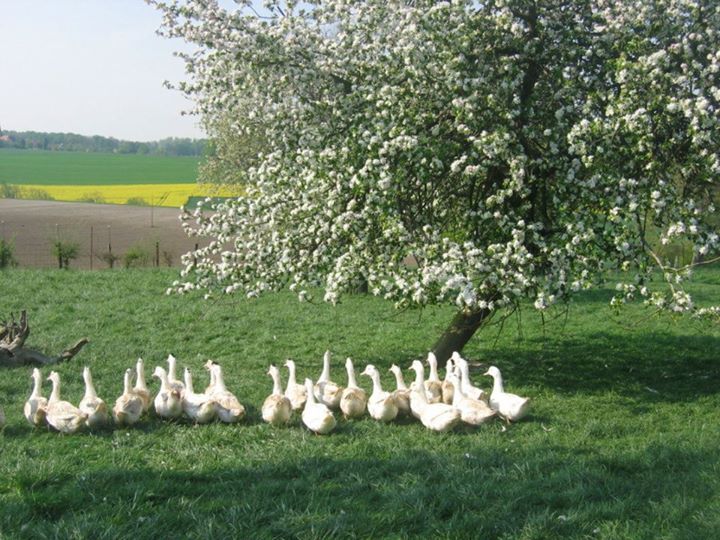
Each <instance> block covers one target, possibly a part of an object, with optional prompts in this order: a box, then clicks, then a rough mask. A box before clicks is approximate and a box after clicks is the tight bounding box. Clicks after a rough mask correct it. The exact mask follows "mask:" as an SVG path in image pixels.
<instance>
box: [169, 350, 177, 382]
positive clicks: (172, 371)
mask: <svg viewBox="0 0 720 540" xmlns="http://www.w3.org/2000/svg"><path fill="white" fill-rule="evenodd" d="M167 378H168V381H174V380H176V379H175V357H174V356H173V355H172V354H171V355H170V356H168V371H167Z"/></svg>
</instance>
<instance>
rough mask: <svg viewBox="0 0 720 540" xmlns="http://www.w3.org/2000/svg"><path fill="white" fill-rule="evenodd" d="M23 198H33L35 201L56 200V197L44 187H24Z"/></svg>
mask: <svg viewBox="0 0 720 540" xmlns="http://www.w3.org/2000/svg"><path fill="white" fill-rule="evenodd" d="M21 194H22V198H23V199H31V200H34V201H54V200H55V197H53V196H52V195H50V193H48V192H47V191H45V190H44V189H39V188H24V189H22V190H21Z"/></svg>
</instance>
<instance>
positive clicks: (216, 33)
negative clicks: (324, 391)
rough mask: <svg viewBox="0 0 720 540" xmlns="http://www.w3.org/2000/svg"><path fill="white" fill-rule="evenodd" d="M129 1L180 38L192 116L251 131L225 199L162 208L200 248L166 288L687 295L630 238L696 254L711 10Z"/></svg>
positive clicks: (488, 295) (709, 102) (581, 1)
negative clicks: (251, 144)
mask: <svg viewBox="0 0 720 540" xmlns="http://www.w3.org/2000/svg"><path fill="white" fill-rule="evenodd" d="M151 3H152V4H154V5H156V6H157V8H158V9H160V10H161V11H162V12H163V13H164V24H163V28H162V32H163V33H164V34H165V35H167V36H169V37H179V38H182V39H184V40H185V41H187V42H189V43H192V44H194V45H195V46H196V52H194V53H193V54H189V55H184V57H185V60H186V62H187V71H188V74H189V80H188V81H186V82H183V83H181V84H180V85H179V87H180V89H181V90H182V91H184V92H185V93H186V94H187V95H188V96H190V97H191V98H192V99H193V100H194V102H195V104H196V112H197V113H198V114H199V115H200V117H201V118H202V121H203V123H204V124H205V126H206V127H207V128H208V130H209V131H210V132H211V133H212V132H213V129H214V128H215V127H217V126H223V127H224V128H225V129H227V128H228V126H229V129H231V130H232V129H234V130H236V133H237V136H238V138H241V137H244V136H245V137H246V136H247V135H248V134H249V133H251V132H252V133H256V134H261V135H262V140H263V144H264V149H263V153H262V154H261V155H260V156H259V159H258V160H257V163H256V165H255V166H253V167H252V168H251V169H250V170H248V171H247V172H246V174H244V176H243V178H244V181H245V182H246V185H245V186H244V187H245V195H244V196H242V197H240V198H237V199H233V200H230V201H228V202H224V203H222V204H219V205H218V206H217V207H216V208H213V209H208V208H206V207H201V208H199V209H198V210H196V211H192V212H186V213H184V215H183V216H182V219H183V222H184V224H185V227H186V230H187V232H188V233H189V234H191V235H195V236H198V237H203V238H208V239H210V240H211V241H210V242H209V244H208V245H207V246H206V247H202V248H200V249H199V250H197V251H195V252H192V253H189V254H187V255H186V256H185V257H184V258H183V261H184V264H185V268H184V270H183V277H184V279H183V280H182V281H178V282H176V283H175V284H174V286H173V288H172V290H175V291H179V292H183V291H187V290H190V289H194V288H201V289H204V290H207V291H224V292H226V293H235V292H241V293H244V294H246V295H248V296H255V295H259V294H261V293H263V292H266V291H270V290H277V289H279V288H281V287H285V286H289V287H290V289H291V290H293V291H295V292H296V293H297V295H298V297H299V298H300V299H301V300H304V299H310V298H311V291H313V290H316V289H315V288H316V287H321V288H322V290H324V300H326V301H328V302H337V301H338V299H339V298H340V296H341V294H342V293H343V292H345V291H347V290H349V289H351V288H352V287H354V286H355V285H356V283H357V280H358V278H359V277H362V278H363V279H364V280H366V282H367V285H368V290H369V291H370V292H371V293H372V294H375V295H378V296H382V297H384V298H387V299H389V300H392V301H394V302H396V303H397V304H398V305H399V306H408V305H416V306H422V305H425V304H433V303H443V302H447V303H451V304H454V305H456V306H457V307H458V308H459V309H460V310H461V311H462V312H464V313H471V312H477V311H478V310H485V311H489V312H493V311H495V310H498V309H501V308H505V307H508V306H514V305H516V304H517V303H518V302H520V301H522V300H523V299H527V298H529V299H530V301H531V302H532V303H534V306H535V307H536V308H537V309H539V310H544V309H547V308H548V307H549V306H551V305H553V304H554V303H557V302H559V301H563V300H566V299H567V298H568V297H569V295H571V294H572V293H573V292H576V291H581V290H584V289H588V288H590V287H593V286H595V285H597V284H598V283H599V282H601V280H602V279H603V276H605V275H607V274H608V272H609V271H617V272H626V273H627V275H628V279H627V280H626V281H624V282H622V283H621V284H619V287H618V295H617V296H616V298H615V300H614V303H616V304H621V303H623V302H625V301H627V300H629V299H632V298H635V297H637V296H640V297H643V298H646V299H647V301H648V302H649V303H651V304H653V305H655V306H658V307H662V308H663V309H669V310H672V311H678V312H681V311H690V310H693V309H694V305H693V302H692V299H691V298H690V297H689V295H687V294H686V292H685V291H684V290H683V289H682V282H683V280H684V279H685V277H687V275H688V274H689V272H688V269H687V268H684V267H683V268H675V267H673V266H672V264H671V261H666V260H663V258H662V256H660V255H659V254H658V253H657V251H656V250H654V249H653V246H658V245H660V246H661V245H662V244H663V243H668V242H677V241H678V240H683V241H686V242H690V243H691V244H692V246H693V250H694V252H695V253H696V254H697V255H698V256H700V255H702V256H705V257H706V258H708V257H710V256H712V255H713V253H717V250H718V247H719V244H720V242H719V240H718V234H717V232H714V231H713V229H712V227H710V226H709V225H708V218H709V217H711V216H713V213H714V208H713V206H712V202H713V197H714V196H715V194H716V193H717V190H718V183H719V180H718V179H719V178H720V153H719V145H720V133H719V130H718V127H719V125H720V124H719V122H718V120H719V110H720V109H719V107H720V34H719V32H720V4H717V3H715V2H709V1H701V0H664V1H662V2H659V1H656V0H626V1H624V2H616V1H614V0H577V1H572V2H567V1H560V0H491V1H488V2H470V1H457V0H453V1H449V2H436V1H414V2H398V1H375V0H369V1H364V2H354V1H349V0H327V1H324V2H321V3H305V2H303V3H299V2H292V1H288V2H276V1H273V0H268V1H266V2H265V4H264V5H265V10H264V11H263V12H262V13H259V12H257V11H256V10H255V9H254V8H253V4H252V3H251V2H238V4H240V6H239V7H238V8H237V9H234V10H227V9H223V8H221V7H220V6H219V5H218V3H217V2H216V1H214V0H185V1H151ZM249 126H251V127H249ZM658 266H659V267H660V269H661V270H662V275H663V276H664V278H665V280H666V281H667V284H668V292H667V293H661V292H654V293H652V294H651V293H650V292H648V289H647V286H646V285H647V282H648V280H649V278H650V276H651V273H652V271H653V269H654V268H657V267H658Z"/></svg>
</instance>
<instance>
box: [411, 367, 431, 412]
mask: <svg viewBox="0 0 720 540" xmlns="http://www.w3.org/2000/svg"><path fill="white" fill-rule="evenodd" d="M416 372H417V373H420V372H419V370H416ZM427 404H428V400H427V396H426V395H425V381H424V380H423V377H422V374H421V373H420V376H419V377H416V378H415V382H414V383H413V387H412V391H411V392H410V406H411V407H412V408H413V409H418V410H419V409H423V408H425V407H426V406H427Z"/></svg>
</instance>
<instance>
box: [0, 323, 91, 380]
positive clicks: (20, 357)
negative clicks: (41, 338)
mask: <svg viewBox="0 0 720 540" xmlns="http://www.w3.org/2000/svg"><path fill="white" fill-rule="evenodd" d="M29 335H30V325H29V324H28V321H27V312H26V311H25V310H23V311H22V313H21V314H20V320H19V321H16V320H15V318H14V317H12V316H11V317H10V322H9V323H7V322H0V366H2V367H20V366H47V365H49V364H57V363H58V362H65V361H67V360H70V359H71V358H72V357H73V356H75V355H76V354H77V353H79V352H80V349H82V348H83V346H84V345H85V344H86V343H87V342H88V340H87V339H86V338H82V339H81V340H79V341H78V342H77V343H75V345H73V346H72V347H70V348H69V349H66V350H64V351H63V352H62V353H60V355H59V356H46V355H44V354H43V353H41V352H38V351H35V350H32V349H27V348H25V340H26V339H27V338H28V336H29Z"/></svg>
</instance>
